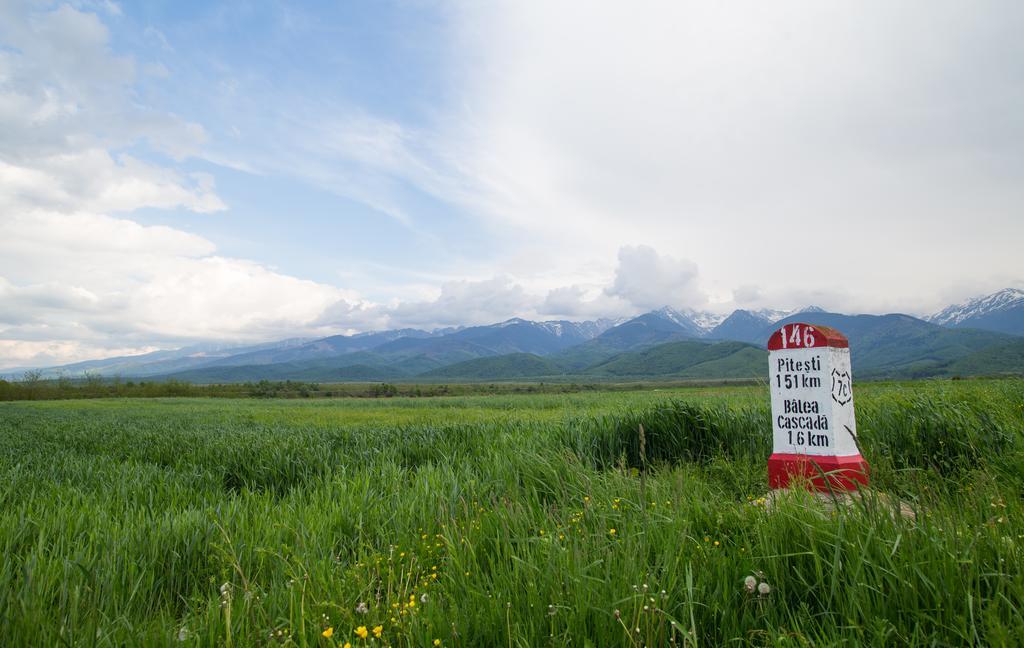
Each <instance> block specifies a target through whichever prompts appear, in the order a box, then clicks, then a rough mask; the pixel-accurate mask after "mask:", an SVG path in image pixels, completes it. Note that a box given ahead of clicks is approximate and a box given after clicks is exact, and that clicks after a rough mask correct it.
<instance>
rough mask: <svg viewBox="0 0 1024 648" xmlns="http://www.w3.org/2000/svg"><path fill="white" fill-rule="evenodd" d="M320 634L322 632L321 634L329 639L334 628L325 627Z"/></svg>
mask: <svg viewBox="0 0 1024 648" xmlns="http://www.w3.org/2000/svg"><path fill="white" fill-rule="evenodd" d="M320 634H322V635H323V636H324V637H326V638H328V639H330V638H331V635H333V634H334V628H327V629H326V630H324V631H323V632H321V633H320Z"/></svg>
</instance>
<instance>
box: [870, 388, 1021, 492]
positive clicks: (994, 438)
mask: <svg viewBox="0 0 1024 648" xmlns="http://www.w3.org/2000/svg"><path fill="white" fill-rule="evenodd" d="M865 423H867V424H862V425H861V426H860V430H861V439H862V441H863V442H864V444H865V445H866V448H865V450H869V451H870V455H872V456H874V457H877V458H879V459H884V460H885V461H887V462H889V463H891V465H892V467H894V468H896V469H905V468H922V469H930V470H934V471H936V472H938V473H940V474H942V475H944V476H948V477H951V478H956V477H957V476H959V475H960V474H962V473H963V472H964V471H967V470H971V469H975V468H979V467H981V466H982V465H983V464H985V463H989V462H991V460H993V459H996V458H998V457H999V456H1001V455H1003V454H1005V453H1006V451H1007V450H1008V449H1009V448H1010V446H1011V445H1012V444H1013V443H1014V442H1015V441H1016V437H1017V435H1016V434H1015V433H1014V432H1013V430H1012V429H1011V425H1010V424H1009V422H1008V421H1007V420H1006V419H1005V418H1004V417H1002V416H1000V415H999V414H998V413H997V412H994V411H990V410H989V409H988V408H987V407H986V405H985V404H984V403H981V404H978V403H971V402H966V401H954V400H948V399H942V398H935V397H934V396H910V397H906V398H901V399H893V401H892V402H890V403H887V406H886V407H885V408H884V409H880V410H878V411H873V412H871V416H870V417H865Z"/></svg>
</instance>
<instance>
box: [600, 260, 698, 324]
mask: <svg viewBox="0 0 1024 648" xmlns="http://www.w3.org/2000/svg"><path fill="white" fill-rule="evenodd" d="M698 275H699V272H698V271H697V265H696V264H695V263H693V262H692V261H689V260H687V259H676V258H673V257H671V256H668V255H662V254H659V253H658V251H657V250H655V249H654V248H652V247H650V246H647V245H637V246H625V247H622V248H620V249H619V265H618V268H617V269H616V270H615V280H614V282H613V283H612V285H611V286H609V287H608V288H607V289H606V290H605V292H606V294H608V295H610V296H612V297H619V298H621V299H624V300H625V301H627V302H629V303H630V304H632V305H633V306H635V307H636V308H640V309H651V308H657V307H659V306H665V305H668V306H674V307H677V308H678V307H682V308H697V307H700V306H703V305H704V303H705V302H706V301H707V297H706V296H705V295H704V294H703V293H702V292H701V290H700V288H699V287H698V285H697V278H698Z"/></svg>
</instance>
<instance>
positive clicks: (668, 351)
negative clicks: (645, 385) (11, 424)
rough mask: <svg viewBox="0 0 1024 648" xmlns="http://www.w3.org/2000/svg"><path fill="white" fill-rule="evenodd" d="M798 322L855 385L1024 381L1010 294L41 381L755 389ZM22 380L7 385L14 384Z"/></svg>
mask: <svg viewBox="0 0 1024 648" xmlns="http://www.w3.org/2000/svg"><path fill="white" fill-rule="evenodd" d="M794 321H804V322H808V323H811V324H819V325H826V326H832V327H834V328H837V329H839V330H840V331H842V332H843V333H844V334H845V335H846V336H847V337H848V338H849V339H850V347H851V353H852V361H853V366H854V369H855V371H856V372H857V375H858V376H859V377H888V378H918V377H929V376H947V375H976V374H1001V373H1024V291H1020V290H1016V289H1006V290H1002V291H999V292H997V293H994V294H992V295H986V296H983V297H978V298H975V299H972V300H970V301H968V302H965V303H963V304H957V305H953V306H950V307H948V308H946V309H944V310H942V311H940V312H939V313H936V314H935V315H932V316H930V317H926V318H924V319H921V318H916V317H912V316H910V315H903V314H888V315H844V314H840V313H831V312H826V311H824V310H822V309H820V308H817V307H813V306H809V307H806V308H801V309H797V310H796V311H790V312H780V311H749V310H736V311H734V312H733V313H731V314H729V315H728V316H727V317H725V316H721V315H714V314H710V313H702V312H696V311H689V310H676V309H673V308H669V307H664V308H660V309H657V310H653V311H650V312H648V313H644V314H641V315H638V316H636V317H633V318H631V319H627V320H611V319H600V320H595V321H586V322H570V321H544V322H534V321H529V320H525V319H520V318H513V319H510V320H507V321H504V322H500V323H497V324H492V325H488V326H472V327H462V328H453V329H443V330H435V331H424V330H419V329H396V330H389V331H376V332H369V333H361V334H357V335H351V336H345V335H335V336H331V337H326V338H321V339H315V340H310V339H302V338H291V339H287V340H281V341H278V342H269V343H265V344H260V345H250V346H226V345H196V346H191V347H186V348H183V349H178V350H175V351H157V352H154V353H149V354H145V355H139V356H122V357H116V358H109V359H106V360H92V361H88V362H80V363H75V364H71V365H64V366H61V367H53V368H49V369H46V370H45V371H44V372H43V375H44V376H49V377H53V376H58V375H64V376H68V377H72V378H73V377H76V376H81V375H83V374H85V373H86V372H89V373H93V374H100V375H103V376H122V377H125V378H149V379H177V380H187V381H192V382H201V383H212V382H244V381H251V380H261V379H268V380H312V381H321V382H346V381H359V382H365V381H380V380H388V381H392V380H416V381H455V380H483V381H494V380H531V379H536V380H540V379H544V380H568V379H574V380H575V379H579V380H624V379H644V378H700V379H717V378H723V379H725V378H756V377H760V376H763V375H765V373H766V371H767V369H766V363H767V360H766V357H767V355H766V351H765V350H764V344H765V341H766V340H767V338H768V337H769V335H770V334H771V333H772V332H773V331H774V330H775V329H776V328H777V327H778V326H780V325H782V324H786V323H789V322H794ZM16 371H17V370H9V373H8V375H9V376H14V377H17V373H16Z"/></svg>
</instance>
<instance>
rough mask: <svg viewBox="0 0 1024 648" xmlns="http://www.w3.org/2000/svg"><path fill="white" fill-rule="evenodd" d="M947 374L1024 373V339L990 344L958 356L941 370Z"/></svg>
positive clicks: (943, 373)
mask: <svg viewBox="0 0 1024 648" xmlns="http://www.w3.org/2000/svg"><path fill="white" fill-rule="evenodd" d="M941 374H942V375H946V376H978V375H999V374H1014V375H1024V340H1015V341H1013V342H1009V343H1007V344H999V345H996V346H990V347H987V348H984V349H981V350H980V351H975V352H974V353H971V354H969V355H966V356H964V357H962V358H957V359H956V360H954V361H953V362H951V363H949V364H948V365H946V366H945V367H943V368H942V370H941Z"/></svg>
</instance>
